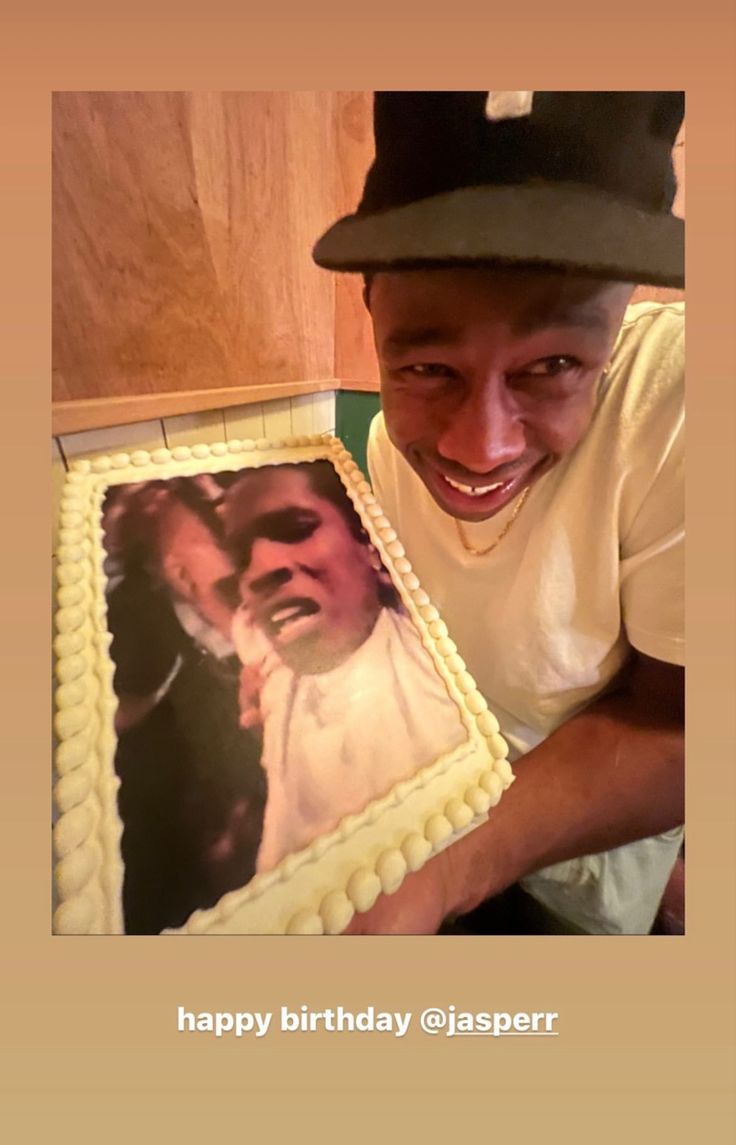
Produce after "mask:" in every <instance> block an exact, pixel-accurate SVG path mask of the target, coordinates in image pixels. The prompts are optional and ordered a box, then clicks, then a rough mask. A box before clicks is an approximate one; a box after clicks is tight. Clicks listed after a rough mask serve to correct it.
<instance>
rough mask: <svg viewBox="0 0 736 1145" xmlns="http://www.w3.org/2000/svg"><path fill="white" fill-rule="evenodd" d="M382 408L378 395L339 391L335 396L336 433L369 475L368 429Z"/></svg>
mask: <svg viewBox="0 0 736 1145" xmlns="http://www.w3.org/2000/svg"><path fill="white" fill-rule="evenodd" d="M380 408H381V399H380V397H379V396H378V394H362V393H358V392H357V391H350V390H338V392H337V393H336V394H335V433H336V435H337V437H339V438H340V440H341V441H342V443H343V444H344V446H345V448H346V449H349V450H350V452H351V453H352V455H353V457H354V458H355V460H356V461H357V463H358V465H359V466H360V468H361V469H362V470H363V472H364V473H365V474H366V475H367V473H368V466H367V464H366V459H365V450H366V444H367V442H368V429H369V427H370V424H371V421H372V420H373V418H374V416H375V415H376V414H377V413H378V411H379V409H380Z"/></svg>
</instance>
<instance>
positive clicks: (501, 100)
mask: <svg viewBox="0 0 736 1145" xmlns="http://www.w3.org/2000/svg"><path fill="white" fill-rule="evenodd" d="M533 99H534V92H533V91H489V93H488V99H487V100H486V119H492V120H498V119H519V118H520V117H521V116H522V115H529V114H530V113H531V110H532V101H533Z"/></svg>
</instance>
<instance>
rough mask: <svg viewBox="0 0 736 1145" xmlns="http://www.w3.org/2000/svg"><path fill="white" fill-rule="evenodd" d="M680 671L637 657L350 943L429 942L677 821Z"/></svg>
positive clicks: (357, 927) (354, 929) (382, 902)
mask: <svg viewBox="0 0 736 1145" xmlns="http://www.w3.org/2000/svg"><path fill="white" fill-rule="evenodd" d="M683 691H684V689H683V671H682V669H680V668H676V667H673V666H671V665H668V664H660V663H658V662H657V661H654V660H650V659H648V658H647V657H637V658H636V659H635V660H634V661H633V662H632V665H631V666H630V667H629V669H628V670H627V672H626V674H625V676H624V677H623V679H622V680H621V682H620V687H619V690H618V691H617V692H616V693H613V694H611V695H608V696H606V697H603V698H601V699H600V700H597V701H596V702H595V703H593V704H591V705H590V706H589V707H588V708H586V709H585V710H584V711H583V712H581V713H580V714H579V715H577V716H574V717H572V718H571V719H570V720H568V721H567V722H566V723H565V724H564V725H563V726H562V727H560V728H559V729H558V730H557V731H556V732H554V733H553V734H552V735H551V736H549V737H548V739H546V740H544V742H543V743H541V744H540V745H539V747H537V748H535V749H534V750H533V751H530V752H529V753H528V754H527V755H525V756H524V757H523V758H522V759H520V760H517V762H516V763H515V764H514V771H515V772H516V776H517V779H516V782H515V783H514V784H513V785H512V787H511V788H510V789H509V790H508V791H507V792H506V793H505V794H504V796H503V798H502V799H501V801H500V803H499V804H498V805H497V806H496V807H494V808H493V810H492V812H491V815H490V818H489V820H488V822H487V823H485V824H484V825H483V826H482V827H478V828H476V829H475V830H473V831H471V832H470V833H469V834H468V835H466V836H465V837H464V838H463V839H459V840H458V842H457V843H454V844H453V845H452V846H451V847H448V848H447V850H445V851H442V852H441V853H440V854H439V855H437V856H436V857H435V858H434V859H432V860H430V862H429V863H427V864H426V866H425V867H423V868H422V869H421V870H420V871H418V872H417V873H416V874H413V875H409V877H408V878H407V879H406V880H405V881H404V883H403V885H402V886H401V888H400V889H399V891H398V892H397V893H396V894H395V895H392V896H391V897H390V898H389V897H386V896H382V897H381V898H379V900H378V902H377V903H376V905H375V906H374V907H373V908H372V910H370V911H369V912H368V913H367V914H365V915H356V916H355V919H354V920H353V922H352V924H351V926H350V928H349V931H350V933H352V934H361V933H362V934H434V933H436V931H437V930H438V928H439V926H440V925H441V923H442V921H443V919H445V918H447V916H448V915H457V914H461V913H464V912H465V911H468V910H471V909H472V908H473V907H475V906H478V904H479V903H481V902H482V901H483V900H484V899H486V898H489V897H490V896H491V895H495V894H498V893H499V892H500V891H502V890H504V889H505V888H506V887H508V886H510V885H511V884H512V883H515V882H517V881H518V880H519V879H521V878H523V877H524V876H525V875H528V874H531V873H532V872H534V871H537V870H539V869H540V868H541V867H545V866H549V865H550V864H552V863H555V862H561V861H563V860H564V859H570V858H573V857H575V856H578V855H587V854H594V853H596V852H599V851H606V850H610V849H612V848H613V847H619V846H622V845H623V844H624V843H629V842H632V841H633V840H634V839H641V838H646V837H647V836H649V835H656V834H658V833H659V832H661V831H666V830H668V829H669V828H671V827H675V826H678V825H679V824H680V823H682V821H683V818H684V812H683V805H684V758H683V757H684V748H683V740H684V737H683V730H682V725H683V707H684V701H683Z"/></svg>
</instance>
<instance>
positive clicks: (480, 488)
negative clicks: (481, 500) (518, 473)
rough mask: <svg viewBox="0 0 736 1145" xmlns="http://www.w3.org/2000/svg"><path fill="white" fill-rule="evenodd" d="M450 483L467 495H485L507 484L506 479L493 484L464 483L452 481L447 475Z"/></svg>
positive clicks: (446, 478) (446, 479)
mask: <svg viewBox="0 0 736 1145" xmlns="http://www.w3.org/2000/svg"><path fill="white" fill-rule="evenodd" d="M445 481H446V482H447V484H448V485H451V486H452V488H453V489H457V490H458V492H460V493H465V495H466V496H467V497H483V496H484V495H485V494H486V493H491V492H492V491H493V490H494V489H500V488H501V486H502V485H505V484H506V483H505V481H496V482H495V483H494V484H493V485H462V484H461V483H460V482H459V481H451V480H450V478H449V477H445Z"/></svg>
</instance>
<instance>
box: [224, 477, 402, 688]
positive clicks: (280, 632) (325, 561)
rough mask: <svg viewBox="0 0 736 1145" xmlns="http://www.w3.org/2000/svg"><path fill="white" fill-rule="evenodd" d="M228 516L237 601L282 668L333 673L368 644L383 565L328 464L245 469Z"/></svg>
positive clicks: (230, 495) (231, 494) (229, 499)
mask: <svg viewBox="0 0 736 1145" xmlns="http://www.w3.org/2000/svg"><path fill="white" fill-rule="evenodd" d="M222 519H223V522H224V527H225V536H226V539H227V544H228V547H229V549H230V552H231V553H232V555H233V559H234V560H235V563H236V564H237V566H238V570H239V576H238V593H239V598H240V602H241V603H242V605H243V607H244V608H245V609H246V611H247V613H248V614H249V617H250V619H251V621H252V623H253V624H254V625H256V626H257V628H258V629H259V630H260V631H261V632H262V633H263V634H264V635H265V636H266V637H267V638H268V640H269V641H270V643H271V645H272V646H273V648H274V649H275V650H276V651H277V652H278V654H279V656H280V658H281V659H282V661H283V662H284V663H285V664H287V665H288V666H289V667H290V668H292V669H293V670H294V671H295V672H300V673H320V672H327V671H330V670H332V669H333V668H336V667H338V666H339V665H340V664H342V663H343V662H344V661H345V660H346V659H347V658H348V657H349V656H350V655H351V654H352V653H353V652H354V651H355V650H356V649H357V648H359V647H360V646H361V645H362V644H363V643H364V641H365V640H366V639H367V638H368V636H369V635H370V633H371V631H372V629H373V627H374V625H375V622H376V619H377V617H378V614H379V612H380V609H381V599H380V595H381V594H380V577H379V574H378V571H377V568H376V567H374V566H376V565H377V563H378V562H377V558H376V556H375V554H374V553H373V552H372V550H371V548H370V546H369V545H368V543H367V539H365V538H364V536H363V535H362V527H361V524H360V520H359V518H358V516H357V514H356V513H355V511H354V509H353V507H352V505H351V503H350V501H349V498H348V497H347V494H346V492H345V490H344V488H343V486H342V483H341V481H340V479H339V477H338V476H337V474H336V473H335V471H334V469H333V468H332V467H331V466H330V465H329V464H328V463H320V462H313V463H309V464H302V465H282V466H268V467H264V468H263V469H259V470H249V471H246V472H244V473H243V474H242V475H241V476H240V477H239V479H238V480H236V482H235V483H234V484H233V485H232V486H231V487H230V489H229V490H228V492H227V494H226V496H225V500H224V505H223V510H222Z"/></svg>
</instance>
